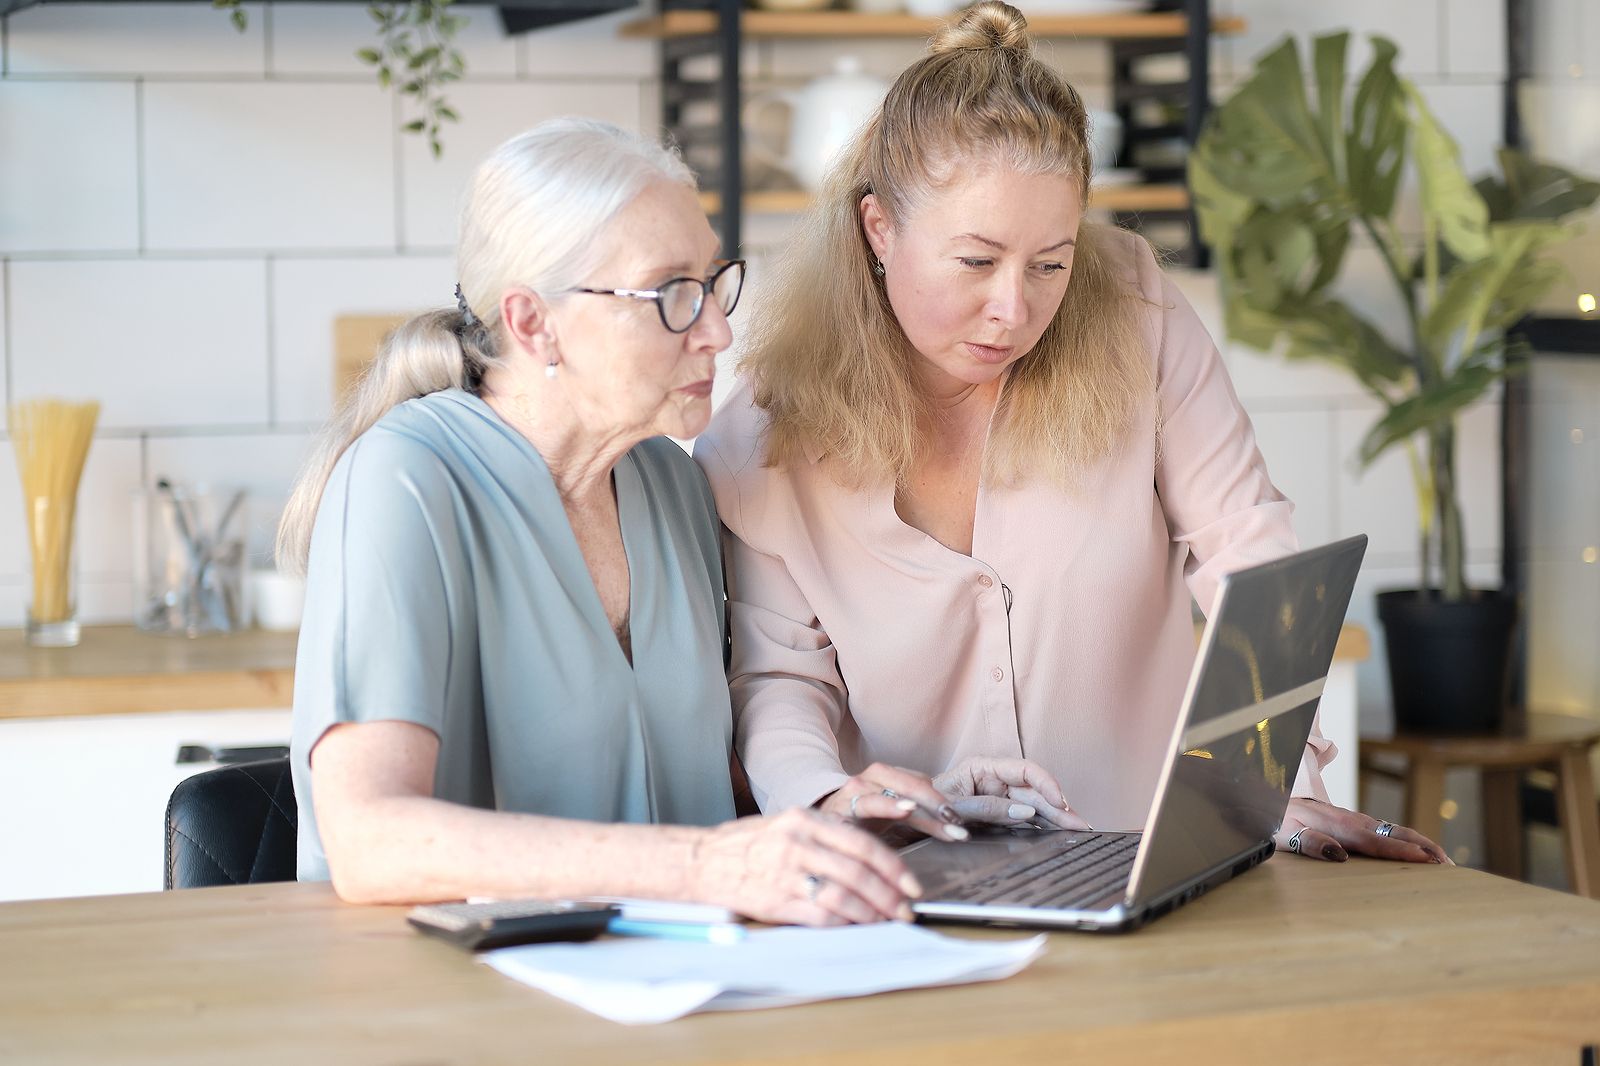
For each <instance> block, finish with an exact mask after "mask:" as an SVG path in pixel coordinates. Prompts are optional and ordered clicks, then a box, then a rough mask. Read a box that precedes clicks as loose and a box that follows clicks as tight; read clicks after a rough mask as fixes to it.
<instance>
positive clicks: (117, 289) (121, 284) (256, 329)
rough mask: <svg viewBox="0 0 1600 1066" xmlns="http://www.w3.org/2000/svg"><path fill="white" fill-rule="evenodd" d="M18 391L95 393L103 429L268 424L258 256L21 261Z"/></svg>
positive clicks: (14, 357) (15, 346)
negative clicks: (230, 258)
mask: <svg viewBox="0 0 1600 1066" xmlns="http://www.w3.org/2000/svg"><path fill="white" fill-rule="evenodd" d="M10 310H11V364H12V365H11V396H12V399H13V400H16V399H20V398H26V397H32V396H39V395H51V394H65V395H68V396H74V397H76V396H88V397H93V398H96V399H99V400H100V401H101V403H102V405H103V406H102V409H101V417H100V421H101V426H102V427H104V428H106V429H137V428H143V427H175V426H192V425H202V426H227V425H241V426H260V425H265V424H266V421H267V357H266V348H267V345H266V266H265V264H264V263H263V262H261V261H260V260H255V261H251V260H206V261H161V260H115V261H99V260H68V261H54V262H51V261H46V262H13V263H12V264H11V308H10Z"/></svg>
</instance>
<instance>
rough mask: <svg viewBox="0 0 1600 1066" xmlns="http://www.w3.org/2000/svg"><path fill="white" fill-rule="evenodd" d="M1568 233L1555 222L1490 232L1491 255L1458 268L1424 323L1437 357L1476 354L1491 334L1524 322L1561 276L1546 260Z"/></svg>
mask: <svg viewBox="0 0 1600 1066" xmlns="http://www.w3.org/2000/svg"><path fill="white" fill-rule="evenodd" d="M1566 236H1567V232H1566V230H1565V229H1563V228H1562V227H1561V226H1558V225H1556V224H1555V223H1551V222H1538V221H1523V222H1497V223H1495V224H1494V225H1493V226H1492V227H1491V228H1490V233H1489V245H1490V249H1491V250H1490V253H1489V254H1488V255H1486V256H1485V257H1484V258H1482V259H1479V260H1477V261H1476V262H1470V263H1462V264H1460V265H1458V266H1457V267H1456V268H1455V269H1454V270H1452V271H1451V272H1450V274H1449V275H1448V276H1447V277H1446V281H1445V284H1444V288H1443V290H1442V291H1441V292H1440V294H1439V300H1438V302H1437V303H1435V304H1434V306H1433V307H1431V308H1429V309H1428V313H1427V315H1426V316H1425V317H1424V318H1423V322H1422V335H1423V339H1424V340H1425V341H1426V343H1427V344H1428V346H1429V348H1431V349H1432V350H1433V351H1435V352H1445V351H1447V350H1449V349H1450V348H1451V347H1453V346H1455V347H1459V348H1460V349H1461V350H1464V351H1472V350H1473V349H1475V348H1477V346H1478V338H1479V337H1480V336H1481V335H1482V334H1483V333H1484V332H1485V331H1486V330H1494V329H1497V328H1504V326H1505V325H1509V324H1510V323H1511V322H1515V321H1516V320H1517V319H1519V318H1521V317H1522V315H1523V314H1525V313H1526V312H1527V311H1528V310H1529V309H1530V308H1531V307H1532V306H1533V305H1534V303H1535V302H1537V301H1538V299H1539V297H1540V296H1542V295H1543V294H1544V292H1545V290H1546V289H1547V288H1548V287H1549V286H1550V284H1552V283H1553V282H1554V281H1555V280H1556V279H1557V278H1558V277H1560V275H1561V268H1560V267H1559V266H1558V265H1557V264H1554V263H1541V262H1540V261H1539V257H1540V255H1541V254H1542V253H1543V252H1544V250H1545V249H1547V248H1548V247H1549V246H1550V245H1552V244H1554V243H1556V242H1558V241H1560V240H1562V239H1563V238H1564V237H1566Z"/></svg>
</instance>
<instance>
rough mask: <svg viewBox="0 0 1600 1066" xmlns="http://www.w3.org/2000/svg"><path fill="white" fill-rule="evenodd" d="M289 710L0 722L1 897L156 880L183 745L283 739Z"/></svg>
mask: <svg viewBox="0 0 1600 1066" xmlns="http://www.w3.org/2000/svg"><path fill="white" fill-rule="evenodd" d="M289 713H290V712H289V711H288V710H286V709H285V710H267V711H204V712H195V711H182V712H175V713H171V714H128V715H83V716H67V717H59V718H29V719H13V720H8V721H0V900H14V899H39V898H45V897H55V896H87V895H99V894H103V893H114V892H154V891H159V890H160V888H161V882H162V865H163V856H164V846H165V819H164V815H165V811H166V807H167V799H168V797H170V796H171V795H172V789H173V787H174V786H175V785H177V784H178V782H180V781H182V780H183V779H184V778H186V777H189V776H190V775H192V774H196V773H200V772H201V771H203V770H209V769H212V768H213V766H214V764H212V763H186V764H182V765H179V764H177V763H175V762H174V758H175V757H176V755H177V751H178V746H179V745H180V744H204V745H207V746H209V747H218V746H232V745H245V744H252V745H253V744H286V743H288V738H289Z"/></svg>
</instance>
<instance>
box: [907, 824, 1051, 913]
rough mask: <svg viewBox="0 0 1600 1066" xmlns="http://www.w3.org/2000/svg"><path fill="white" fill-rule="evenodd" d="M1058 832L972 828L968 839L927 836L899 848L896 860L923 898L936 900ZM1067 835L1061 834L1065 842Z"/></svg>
mask: <svg viewBox="0 0 1600 1066" xmlns="http://www.w3.org/2000/svg"><path fill="white" fill-rule="evenodd" d="M1059 832H1061V831H1060V830H1048V829H1014V830H1007V829H997V830H980V829H974V830H973V833H972V839H970V840H964V841H960V842H957V841H954V840H934V839H933V838H932V837H929V838H927V839H925V840H919V841H917V842H916V843H915V844H911V845H908V846H907V847H904V848H902V849H900V858H901V859H902V860H903V861H904V862H905V864H906V865H907V866H908V867H910V868H911V872H912V873H913V874H915V875H916V878H917V880H918V881H920V882H922V891H923V898H924V899H937V898H939V895H940V893H941V892H943V891H944V890H945V889H946V888H948V887H949V886H951V885H954V884H956V883H958V882H960V881H965V880H966V879H967V878H969V877H971V876H972V875H973V874H976V873H977V872H978V871H980V870H984V869H988V868H989V867H998V866H1003V865H1004V864H1005V863H1006V862H1007V861H1008V860H1009V859H1011V858H1012V857H1013V856H1015V855H1017V854H1018V853H1020V852H1024V851H1028V850H1030V849H1032V848H1035V847H1037V846H1038V845H1039V842H1040V840H1041V839H1050V838H1054V837H1055V834H1056V833H1059ZM1071 835H1072V834H1070V833H1062V834H1061V837H1060V838H1059V839H1061V840H1063V842H1064V841H1065V838H1066V837H1069V836H1071Z"/></svg>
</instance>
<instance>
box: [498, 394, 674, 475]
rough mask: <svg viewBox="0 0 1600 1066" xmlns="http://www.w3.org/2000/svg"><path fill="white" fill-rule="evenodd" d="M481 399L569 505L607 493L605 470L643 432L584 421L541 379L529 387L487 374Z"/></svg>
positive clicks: (636, 441)
mask: <svg viewBox="0 0 1600 1066" xmlns="http://www.w3.org/2000/svg"><path fill="white" fill-rule="evenodd" d="M481 396H482V398H483V401H484V403H487V404H488V405H489V407H490V408H491V409H492V410H493V411H494V412H495V414H497V415H499V416H500V418H501V420H502V421H504V422H505V423H506V425H508V426H510V427H511V428H512V429H514V430H516V431H517V432H518V433H520V434H521V435H522V436H523V437H525V438H526V439H527V441H528V443H530V444H532V445H533V447H534V450H535V451H537V452H538V453H539V456H540V458H542V459H543V460H544V463H545V466H547V467H549V469H550V477H551V479H552V480H553V481H554V482H555V486H556V491H557V492H559V493H560V494H561V498H562V500H563V501H565V502H566V503H567V504H568V505H569V506H572V505H577V506H582V505H584V504H585V503H588V502H590V501H592V500H594V499H596V498H598V497H599V496H600V495H601V494H604V495H605V496H606V497H607V498H609V497H610V495H611V491H612V489H611V471H612V469H613V468H614V467H615V466H616V465H617V462H618V461H619V460H620V459H621V458H622V457H623V456H624V455H626V454H627V453H628V451H629V449H631V448H632V447H633V446H634V445H635V444H637V443H639V441H641V440H643V439H644V438H645V437H646V436H647V435H648V434H644V433H639V432H637V431H632V430H629V429H625V428H621V427H605V428H601V429H596V428H594V427H591V426H587V425H585V424H584V423H583V421H582V420H581V419H580V418H578V417H577V415H576V413H575V412H574V411H573V410H572V408H571V407H570V406H569V405H567V404H565V403H563V402H561V401H560V400H559V398H558V390H557V389H556V388H555V387H553V386H548V385H546V384H545V383H544V382H543V381H540V382H538V383H536V384H535V385H534V386H532V387H519V386H518V385H517V384H516V383H503V382H497V383H495V384H494V386H491V383H490V382H489V381H487V380H485V382H484V387H483V389H482V392H481Z"/></svg>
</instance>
